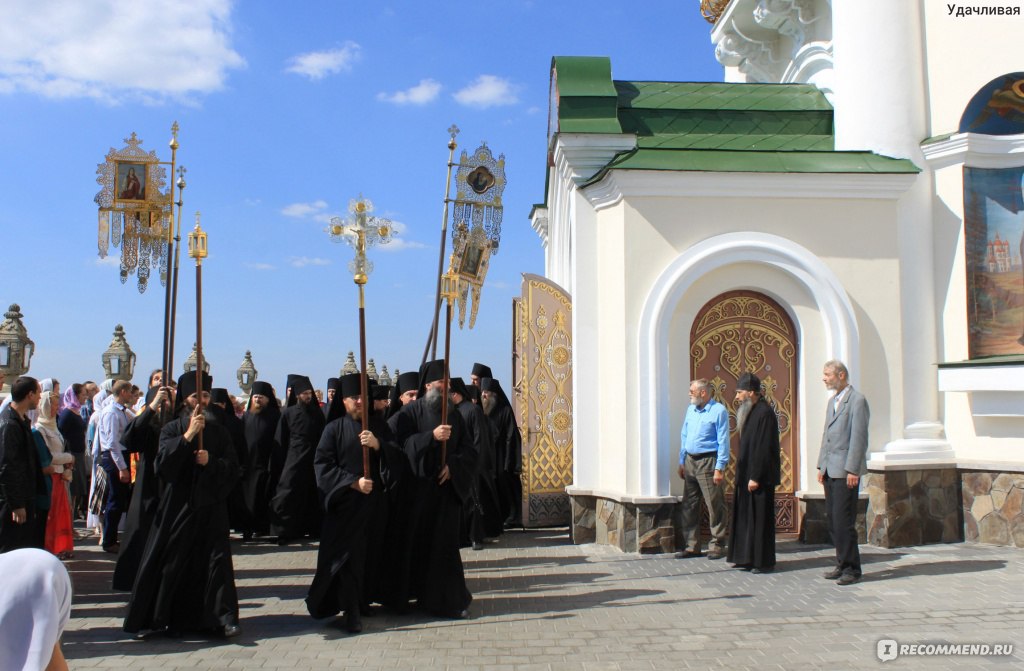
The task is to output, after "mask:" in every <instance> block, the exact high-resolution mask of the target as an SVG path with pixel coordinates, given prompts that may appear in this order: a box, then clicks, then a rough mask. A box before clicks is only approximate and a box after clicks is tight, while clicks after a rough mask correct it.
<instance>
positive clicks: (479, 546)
mask: <svg viewBox="0 0 1024 671" xmlns="http://www.w3.org/2000/svg"><path fill="white" fill-rule="evenodd" d="M473 549H474V550H476V551H477V552H479V551H480V550H483V549H484V544H483V543H481V542H480V541H473Z"/></svg>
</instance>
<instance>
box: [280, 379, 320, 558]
mask: <svg viewBox="0 0 1024 671" xmlns="http://www.w3.org/2000/svg"><path fill="white" fill-rule="evenodd" d="M289 379H290V380H291V381H290V383H289V385H288V386H289V387H290V389H291V391H290V392H289V394H288V407H287V408H285V409H284V412H282V413H281V421H280V422H279V423H278V425H277V442H278V443H280V445H281V446H282V447H284V448H285V449H286V450H287V453H286V456H285V462H284V467H283V468H282V469H281V479H280V480H278V482H277V491H276V492H275V493H274V500H273V501H271V503H270V534H271V535H272V536H277V544H278V545H287V544H288V543H289V542H291V541H293V540H296V539H299V538H302V537H304V536H309V537H311V538H318V537H319V536H320V526H321V524H322V522H323V515H322V514H321V513H320V504H319V501H318V500H317V491H316V473H315V471H314V468H313V458H314V456H315V454H316V446H317V444H319V442H320V435H321V434H322V433H323V432H324V425H325V424H326V418H325V417H324V413H323V410H321V409H320V403H319V402H318V401H317V400H316V396H315V395H314V394H313V383H311V382H310V381H309V378H308V377H306V376H304V375H292V376H290V378H289Z"/></svg>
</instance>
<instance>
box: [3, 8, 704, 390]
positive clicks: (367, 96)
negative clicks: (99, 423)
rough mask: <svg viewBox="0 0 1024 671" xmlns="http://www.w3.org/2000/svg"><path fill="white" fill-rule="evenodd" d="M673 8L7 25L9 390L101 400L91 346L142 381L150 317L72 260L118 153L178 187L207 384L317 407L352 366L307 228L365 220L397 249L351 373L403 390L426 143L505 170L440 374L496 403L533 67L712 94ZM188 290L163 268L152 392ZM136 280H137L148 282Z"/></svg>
mask: <svg viewBox="0 0 1024 671" xmlns="http://www.w3.org/2000/svg"><path fill="white" fill-rule="evenodd" d="M709 32H710V25H709V24H707V23H706V22H705V21H704V20H703V19H702V18H701V16H700V12H699V3H698V2H697V1H696V0H693V1H692V2H680V1H679V0H658V1H652V2H645V3H594V2H578V1H575V0H573V1H569V0H564V1H563V0H548V1H546V2H523V1H516V0H509V1H508V2H505V3H475V4H474V3H455V2H429V3H412V2H395V3H365V2H341V1H335V2H328V1H317V2H303V3H295V4H291V3H289V4H285V3H277V2H246V3H233V2H229V1H228V0H189V1H188V2H170V1H165V0H147V1H146V2H137V3H122V2H112V1H108V0H89V1H88V2H78V1H75V0H63V1H62V0H7V1H6V2H5V3H4V21H3V22H2V23H0V109H2V115H0V118H2V120H3V122H2V123H0V195H2V198H0V236H2V240H3V245H2V249H3V254H2V257H0V258H2V261H0V268H2V273H3V277H4V279H3V281H2V283H0V308H3V309H6V307H7V305H9V304H10V303H18V304H20V306H21V308H22V312H23V313H24V314H25V324H26V326H27V328H28V331H29V335H30V337H31V338H32V339H33V340H34V341H35V343H36V350H37V354H36V356H35V357H34V359H33V361H32V369H31V374H33V375H35V376H37V377H50V376H56V377H58V378H60V379H61V380H62V382H65V383H68V382H72V381H81V380H84V379H87V378H93V379H99V378H101V377H102V369H101V366H100V354H101V353H102V352H103V350H105V349H106V347H107V346H108V344H109V342H110V339H111V336H112V333H113V330H114V326H115V324H118V323H121V324H123V325H124V327H125V330H126V332H127V337H128V341H129V343H130V344H131V346H132V348H133V349H134V350H135V352H136V353H137V355H138V364H137V367H136V372H135V381H136V382H137V383H139V384H142V382H144V380H145V376H146V374H147V373H148V371H149V370H150V369H152V368H157V367H159V362H160V354H161V334H162V327H163V312H162V311H163V291H162V288H161V287H160V285H159V283H158V282H156V281H155V279H154V281H153V282H151V284H150V288H149V289H148V291H146V293H145V294H141V295H140V294H139V293H138V291H137V290H136V288H135V282H134V278H130V279H129V281H128V283H127V284H125V285H122V284H121V283H120V282H119V279H118V268H117V262H118V260H117V257H118V255H119V253H120V252H119V250H113V249H112V250H111V251H112V254H111V258H108V260H107V261H106V262H102V261H100V259H99V258H98V255H97V245H96V238H97V225H96V209H97V208H96V205H95V204H94V203H93V198H94V196H95V195H96V193H97V191H98V190H99V186H98V185H97V184H96V182H95V171H96V166H97V164H99V163H101V162H102V161H103V159H104V157H105V155H106V154H107V152H108V151H109V150H110V149H111V148H115V149H120V148H121V147H122V146H123V145H124V139H125V138H127V137H128V136H129V135H130V134H131V133H132V132H135V133H137V135H138V137H140V138H141V139H142V140H143V145H142V147H143V148H144V149H146V150H155V151H156V152H157V154H158V156H160V157H161V159H163V160H169V159H170V151H169V149H168V148H167V143H168V140H169V139H170V126H171V123H172V122H174V121H177V122H178V123H179V124H180V126H181V130H180V133H179V142H180V145H181V147H180V149H179V151H178V161H179V164H181V165H184V166H185V167H186V168H187V175H186V179H187V182H188V186H187V187H186V189H185V194H184V201H185V205H184V209H183V212H184V213H185V217H184V218H183V231H184V230H186V229H187V228H189V227H190V224H191V222H192V220H193V218H194V214H195V212H196V211H200V212H201V213H202V222H203V227H204V229H205V230H207V231H208V233H209V236H210V238H209V245H210V256H209V259H208V260H207V262H206V263H205V264H204V266H203V270H204V274H203V287H204V294H203V305H204V336H203V338H204V344H205V351H206V357H207V359H208V360H209V362H210V363H211V365H212V372H213V375H214V381H215V384H217V385H218V386H227V387H228V388H229V390H232V391H237V387H236V384H235V370H236V368H237V367H238V366H239V364H240V363H241V362H242V358H243V356H244V354H245V351H246V350H251V351H252V354H253V359H254V361H255V363H256V367H257V369H258V370H259V378H260V379H265V380H268V381H270V382H271V383H273V384H274V385H275V386H277V387H278V388H279V389H280V388H281V387H283V384H284V378H285V376H286V374H287V373H289V372H297V373H302V374H308V375H310V376H311V377H312V378H313V381H314V384H315V385H316V386H318V387H323V385H324V384H325V381H326V378H327V377H329V376H332V375H336V374H337V372H338V370H339V368H340V367H341V365H342V364H343V362H344V360H345V356H346V353H347V352H348V351H349V350H356V353H357V356H358V351H357V348H358V326H357V294H356V289H355V286H354V285H353V283H352V280H351V276H350V275H349V273H348V270H347V265H348V261H349V260H350V258H351V255H352V252H351V250H350V248H348V247H347V246H345V245H336V244H332V243H331V242H330V241H329V239H328V236H327V235H326V234H325V233H324V232H323V228H324V226H325V225H326V220H327V219H329V218H330V217H331V216H336V215H341V214H343V213H344V212H345V210H346V208H347V205H348V202H349V200H350V199H351V198H354V197H356V196H358V195H359V194H360V193H362V194H364V195H365V196H366V197H368V198H370V199H371V200H372V201H373V202H374V204H375V206H376V214H378V215H380V216H384V217H387V218H390V219H392V220H393V221H395V222H397V223H398V224H399V230H400V236H399V237H398V239H397V240H396V241H395V242H393V243H392V244H391V245H389V246H388V247H378V248H374V249H372V250H371V252H370V258H371V260H372V261H373V263H374V265H375V270H374V272H373V274H372V275H371V277H370V282H369V284H368V285H367V326H368V341H369V353H368V356H369V357H371V358H373V359H375V361H376V363H377V366H378V369H379V368H380V366H381V365H387V366H388V369H389V371H393V370H394V369H395V368H396V367H397V368H400V369H402V370H411V369H413V368H415V367H416V366H417V365H418V364H419V360H420V356H421V354H422V351H423V346H424V344H425V342H426V337H427V331H428V329H429V326H430V318H431V314H432V312H431V311H432V307H433V290H434V285H435V282H436V267H437V253H438V242H439V237H440V227H441V212H442V207H443V202H442V201H443V197H444V175H445V162H446V159H447V156H448V150H447V148H446V144H447V141H448V136H447V133H446V129H447V128H448V127H449V126H450V125H451V124H452V123H455V124H457V125H458V126H459V128H460V129H461V130H462V132H461V134H460V135H459V136H458V142H459V149H458V150H457V153H456V158H457V157H458V152H461V151H462V150H467V151H469V152H472V150H473V149H475V148H476V147H477V146H478V145H479V144H480V142H481V141H487V143H488V146H490V147H491V148H492V149H493V151H494V153H495V154H496V155H497V154H500V153H503V154H504V155H505V159H506V175H507V177H508V186H507V187H506V190H505V194H504V205H505V212H504V222H503V233H502V241H501V248H500V251H499V253H498V254H497V255H496V256H495V257H493V258H492V262H491V267H490V272H489V275H488V277H487V282H486V284H485V286H484V291H483V300H482V306H481V308H480V312H479V318H478V322H477V326H476V328H475V329H473V330H468V329H466V330H463V331H458V330H456V331H455V332H454V333H453V339H452V351H453V360H452V369H453V374H461V375H463V376H467V377H468V374H469V368H470V367H471V366H472V363H473V362H474V361H483V362H487V363H490V364H491V365H492V367H493V368H494V371H495V375H496V376H498V377H499V378H500V379H502V380H503V381H507V380H508V379H509V374H510V365H511V364H510V358H511V356H510V348H511V300H512V297H513V296H516V295H518V293H519V287H520V282H521V274H522V273H524V272H530V273H538V274H543V270H544V267H543V266H544V262H543V252H542V249H541V247H540V242H539V240H538V238H537V236H536V234H535V233H534V232H533V230H532V229H531V228H530V225H529V221H528V215H529V212H530V208H531V206H532V204H534V203H536V202H540V201H542V200H543V198H544V193H543V189H544V179H545V142H546V137H545V135H546V128H547V109H548V84H549V80H548V75H549V72H548V70H549V67H550V61H551V58H552V56H556V55H601V56H609V57H611V59H612V70H613V76H615V77H616V78H618V79H649V80H651V79H653V80H657V79H665V80H679V81H719V80H721V68H720V66H718V64H717V63H716V61H715V60H714V54H713V46H712V45H711V43H710V38H709ZM194 276H195V270H194V265H193V263H192V262H191V261H190V260H189V259H188V258H187V256H186V255H184V254H183V259H182V266H181V275H180V280H179V282H180V284H179V301H178V320H177V334H178V335H177V339H176V347H175V357H174V358H175V362H174V368H175V375H177V374H179V373H180V372H181V365H182V362H183V361H184V359H185V357H186V356H187V354H188V352H189V351H190V350H191V345H192V341H193V340H194V334H195V283H194ZM154 277H155V276H154Z"/></svg>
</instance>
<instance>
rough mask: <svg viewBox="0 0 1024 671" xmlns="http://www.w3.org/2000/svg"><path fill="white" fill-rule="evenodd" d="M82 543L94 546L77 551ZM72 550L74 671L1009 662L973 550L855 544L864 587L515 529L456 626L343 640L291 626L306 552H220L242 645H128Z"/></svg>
mask: <svg viewBox="0 0 1024 671" xmlns="http://www.w3.org/2000/svg"><path fill="white" fill-rule="evenodd" d="M93 542H94V541H93ZM93 542H88V541H80V542H79V543H78V546H77V547H76V557H75V559H72V560H70V561H69V562H68V567H69V569H70V571H71V576H72V580H73V582H74V590H75V592H74V605H73V608H72V612H71V622H70V623H69V625H68V628H67V630H66V632H65V635H64V651H65V654H66V656H67V658H68V661H69V664H70V666H71V668H72V669H93V668H96V669H110V668H115V669H116V668H127V667H131V668H132V669H188V670H189V671H192V670H195V669H257V668H263V669H275V668H289V669H291V668H294V669H362V670H375V669H417V670H419V669H424V670H426V669H494V670H501V671H506V670H507V671H512V670H513V669H516V670H519V669H521V670H523V671H527V670H531V671H532V670H551V671H555V670H561V669H567V670H580V671H614V670H619V669H624V670H626V669H628V670H632V669H689V668H694V669H707V668H720V667H728V668H730V669H748V668H749V669H754V668H756V669H758V670H759V671H763V670H766V669H806V668H812V669H814V668H834V669H864V668H881V667H883V663H882V662H881V661H880V660H879V659H878V657H877V655H876V645H877V642H878V641H879V640H880V639H895V640H896V641H897V642H899V643H908V644H914V643H924V644H927V643H938V642H948V643H988V644H1006V643H1009V644H1012V645H1013V646H1014V648H1013V655H1012V656H1010V657H979V656H962V657H951V656H944V657H907V656H903V657H899V658H897V659H895V660H892V661H888V662H886V663H885V664H884V668H886V669H900V668H904V669H917V668H935V669H945V668H957V669H958V670H968V669H990V668H998V669H1010V668H1021V666H1022V662H1024V598H1022V595H1024V568H1022V560H1024V552H1022V551H1021V550H1019V549H1013V548H1000V547H989V546H980V545H966V544H955V545H929V546H924V547H917V548H901V549H896V550H886V549H881V548H876V547H871V546H861V552H862V556H863V559H864V568H865V575H864V579H863V581H862V582H860V583H859V584H856V585H852V586H849V587H839V586H837V585H835V584H834V583H833V582H831V581H828V580H825V579H823V578H822V577H821V574H822V573H823V572H824V571H825V570H826V569H827V568H829V567H830V564H831V559H830V558H831V557H832V556H833V550H832V548H830V547H823V546H808V545H802V544H800V543H797V542H795V541H782V542H780V543H779V552H778V562H779V563H778V567H777V569H776V571H775V572H774V573H772V574H767V575H752V574H750V573H746V572H742V571H737V570H735V569H731V568H730V567H729V565H728V564H726V563H725V561H724V560H718V561H711V560H708V559H706V558H703V557H702V558H695V559H675V558H674V557H672V556H671V555H654V556H638V555H632V554H623V553H620V552H618V551H617V550H614V549H612V548H608V547H604V546H597V545H583V546H574V545H572V544H571V543H570V542H569V540H568V538H567V533H566V530H564V529H557V530H540V531H525V532H524V531H516V532H510V533H508V534H506V535H505V536H503V537H502V538H501V539H499V541H498V542H497V543H493V544H488V545H487V547H486V549H485V550H484V551H482V552H473V551H469V550H464V551H463V559H464V561H465V564H466V574H467V578H468V581H469V587H470V590H471V591H472V592H473V594H474V601H473V605H472V608H471V618H470V619H468V620H462V621H450V620H437V619H433V618H430V617H427V616H425V615H420V614H413V615H405V616H399V615H395V614H389V613H386V612H378V613H377V614H376V616H374V617H372V618H364V620H363V622H364V626H365V630H364V632H363V633H362V634H360V635H358V636H353V635H350V634H347V633H344V632H342V631H341V630H339V629H337V628H335V627H333V626H331V622H330V621H317V620H313V619H312V618H310V617H309V615H308V614H307V613H306V609H305V604H304V603H303V599H304V598H305V594H306V589H307V587H308V586H309V583H310V581H311V580H312V576H313V567H314V565H315V561H316V544H315V543H308V544H305V545H296V546H289V547H285V548H278V547H277V546H274V545H268V544H252V545H241V544H238V543H234V544H233V550H234V553H235V555H234V556H235V572H236V581H237V585H238V594H239V599H240V604H241V625H242V630H243V633H242V635H241V636H240V637H238V638H236V639H233V640H231V641H230V642H229V641H224V640H220V639H210V638H203V637H200V636H191V635H186V636H185V637H184V638H181V639H158V640H151V641H134V640H131V638H130V637H129V636H128V635H127V634H124V633H123V632H122V631H121V621H122V617H123V614H124V604H125V600H126V595H125V594H122V593H118V592H112V591H111V590H110V574H111V571H112V569H113V557H112V555H108V554H104V553H103V552H102V551H100V550H99V548H97V547H95V546H94V545H93Z"/></svg>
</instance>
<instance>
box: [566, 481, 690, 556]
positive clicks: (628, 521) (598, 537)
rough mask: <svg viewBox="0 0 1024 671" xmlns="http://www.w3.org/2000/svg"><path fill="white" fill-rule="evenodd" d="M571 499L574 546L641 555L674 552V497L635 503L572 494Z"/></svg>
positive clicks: (591, 495) (592, 495)
mask: <svg viewBox="0 0 1024 671" xmlns="http://www.w3.org/2000/svg"><path fill="white" fill-rule="evenodd" d="M570 499H571V501H572V529H571V534H572V542H573V543H576V544H580V543H599V544H601V545H611V546H614V547H617V548H619V549H620V550H622V551H623V552H640V553H644V554H647V553H659V552H675V551H676V541H675V539H676V532H675V528H674V526H673V517H674V513H675V505H676V504H675V497H664V500H663V501H660V502H647V501H644V502H637V501H631V500H626V501H619V500H616V499H612V498H606V497H603V496H600V495H596V494H573V495H571V496H570Z"/></svg>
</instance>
